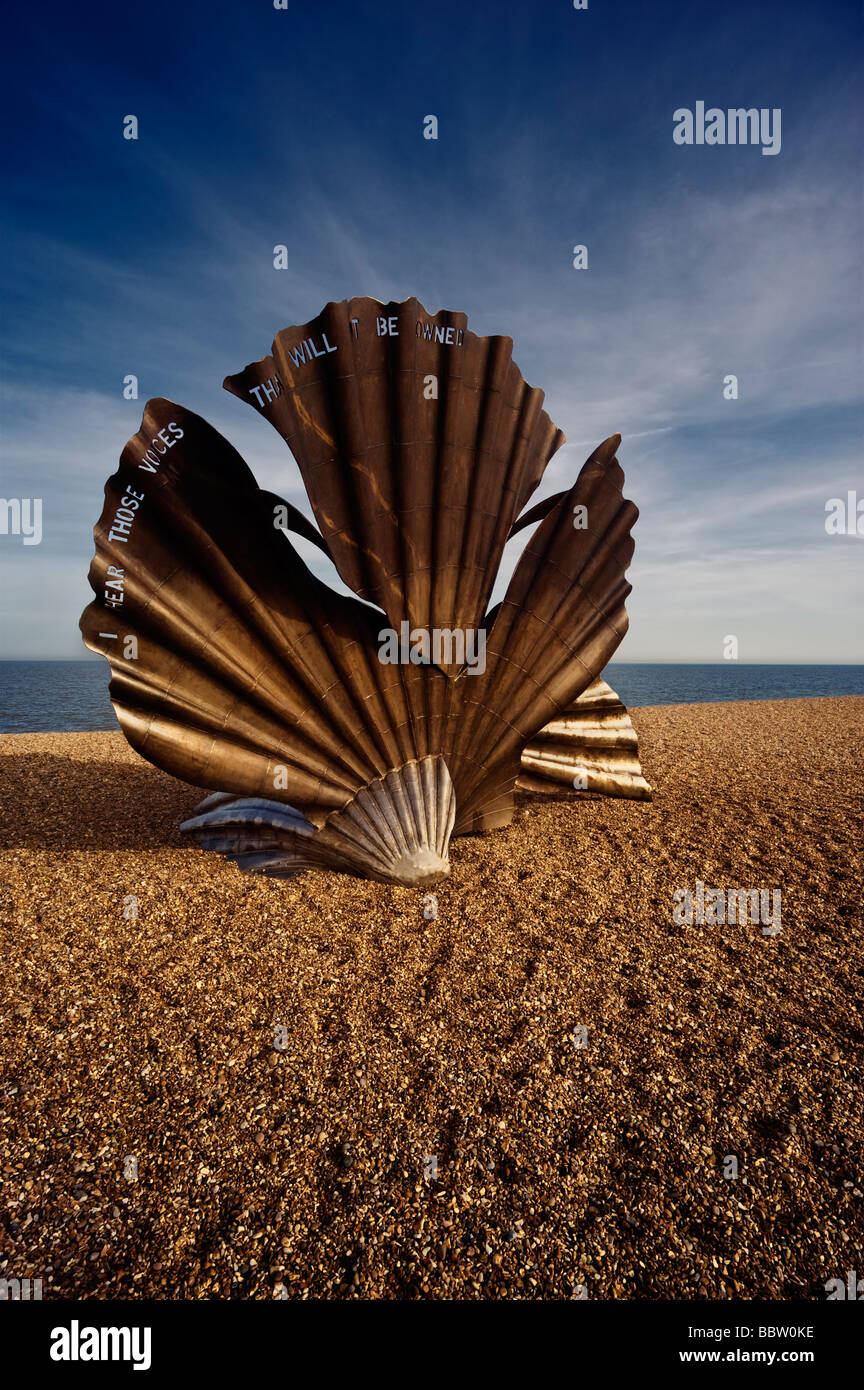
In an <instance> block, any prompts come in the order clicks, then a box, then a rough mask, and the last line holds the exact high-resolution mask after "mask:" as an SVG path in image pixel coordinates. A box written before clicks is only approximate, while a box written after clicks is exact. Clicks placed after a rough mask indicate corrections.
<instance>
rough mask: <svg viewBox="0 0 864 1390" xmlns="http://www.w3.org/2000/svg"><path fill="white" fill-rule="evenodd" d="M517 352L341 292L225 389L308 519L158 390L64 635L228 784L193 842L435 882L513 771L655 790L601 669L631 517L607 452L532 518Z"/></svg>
mask: <svg viewBox="0 0 864 1390" xmlns="http://www.w3.org/2000/svg"><path fill="white" fill-rule="evenodd" d="M512 346H513V345H512V341H511V339H510V338H505V337H488V338H481V337H478V336H476V335H475V334H473V333H471V332H470V331H469V329H468V327H467V319H466V316H465V315H464V314H459V313H451V312H447V311H442V312H440V313H438V314H435V315H430V314H427V313H426V311H425V309H424V308H423V306H422V305H421V304H420V303H419V301H418V300H416V299H409V300H406V301H404V303H401V304H387V305H382V304H380V303H379V302H378V301H377V300H372V299H352V300H350V301H342V302H341V303H334V304H328V305H327V307H326V308H325V309H324V310H323V312H322V313H321V314H320V316H319V317H318V318H317V319H314V320H312V321H311V322H310V323H306V324H303V325H301V326H299V327H296V328H288V329H285V330H284V331H283V332H281V333H279V334H278V335H277V337H276V340H275V342H274V343H273V348H272V354H271V356H269V357H265V358H263V359H262V360H261V361H260V362H256V363H253V364H252V365H250V366H248V367H246V369H245V370H244V371H243V372H240V373H238V374H237V375H235V376H231V377H228V378H227V380H226V382H225V386H226V388H227V389H228V390H229V391H231V392H232V393H233V394H234V395H236V396H239V397H240V399H241V400H243V401H246V402H247V403H248V404H250V405H252V406H253V408H254V409H255V410H257V411H258V412H259V414H261V415H264V416H265V417H266V418H267V419H268V420H269V421H270V422H271V424H273V425H274V426H275V428H276V429H277V430H278V431H279V433H280V434H281V435H282V437H283V438H284V440H285V441H286V443H287V444H288V446H289V448H290V449H291V452H292V453H293V455H294V457H295V459H296V460H297V463H298V465H299V468H300V472H301V475H302V478H303V483H304V485H305V488H306V493H307V495H308V499H309V503H310V505H311V509H312V513H313V515H314V518H315V522H316V523H317V526H315V525H313V524H312V522H311V521H310V520H309V519H308V518H307V517H305V516H304V515H303V514H302V513H301V512H300V511H299V510H298V509H297V508H295V507H294V506H292V505H291V504H290V503H288V502H286V501H284V500H283V499H282V498H280V497H278V496H276V495H275V494H274V493H270V492H266V491H264V490H263V489H261V488H259V486H258V485H257V483H256V482H255V479H254V477H253V475H252V473H251V472H250V470H249V468H248V467H247V465H246V464H245V463H244V461H243V459H242V458H241V457H240V455H239V454H238V453H237V452H236V451H235V450H234V449H233V448H232V447H231V445H230V444H229V443H228V442H227V440H225V439H224V438H223V437H222V436H221V435H220V434H218V433H217V431H216V430H214V429H213V428H211V426H210V425H208V424H207V423H206V422H205V421H204V420H202V419H201V418H200V417H199V416H197V415H194V414H192V412H191V411H189V410H186V409H184V408H183V407H182V406H179V405H175V404H173V403H172V402H171V401H167V400H162V399H157V400H152V401H150V402H148V404H147V406H146V408H145V411H144V418H143V423H142V427H141V429H140V430H139V432H138V434H136V435H135V436H134V438H133V439H131V440H130V441H129V443H128V444H127V445H126V448H125V449H124V450H123V453H122V455H121V459H120V467H119V469H118V471H117V472H116V473H115V474H114V475H113V477H111V478H110V479H109V480H108V483H107V484H106V488H105V506H104V510H103V512H102V516H101V518H100V520H99V522H98V524H97V526H96V528H95V538H96V555H95V558H94V560H93V563H92V565H91V568H90V576H89V577H90V584H91V587H92V588H93V591H94V593H95V595H96V597H95V599H94V600H93V602H92V603H91V604H90V605H89V606H88V607H87V608H86V609H85V611H84V614H83V615H82V619H81V630H82V633H83V636H84V641H85V643H86V645H87V646H88V647H90V648H91V649H92V650H93V651H96V652H99V653H100V654H101V655H103V656H105V657H106V658H107V660H108V661H109V662H110V665H111V683H110V694H111V699H112V702H113V705H114V709H115V711H116V713H117V717H118V719H119V721H120V725H121V727H122V729H123V731H124V733H125V735H126V737H127V738H128V740H129V742H130V743H131V744H132V746H133V747H134V748H135V749H136V750H137V751H138V752H139V753H140V754H141V755H142V756H143V757H145V758H147V759H149V760H150V761H151V762H152V763H154V764H155V765H156V766H157V767H160V768H163V769H164V770H165V771H167V772H169V773H172V774H173V775H174V776H176V777H179V778H183V779H184V780H185V781H187V782H191V783H193V784H195V785H197V786H201V787H206V788H208V789H211V788H218V790H217V791H216V792H215V794H214V795H211V796H209V797H208V798H207V799H206V800H205V801H203V802H202V803H201V805H200V806H199V807H198V808H197V810H196V812H195V814H194V815H193V817H192V819H190V820H188V821H186V822H185V823H184V825H183V827H182V829H183V830H184V831H186V832H187V833H188V834H189V835H190V836H192V837H193V838H194V839H195V841H196V842H197V843H198V844H200V845H201V846H202V847H204V848H205V849H212V850H217V851H219V852H221V853H222V854H225V855H227V856H229V857H230V858H231V859H233V860H235V861H236V862H237V864H238V865H239V866H240V867H241V868H243V869H246V870H249V871H252V872H257V873H265V874H271V875H277V876H281V875H284V874H288V873H293V872H295V871H296V870H298V869H301V868H303V867H306V866H309V865H317V866H325V867H330V868H334V869H341V870H344V871H348V872H353V873H358V874H363V875H365V876H367V877H369V878H374V879H378V880H381V881H384V882H395V883H401V884H426V883H432V882H434V881H435V880H436V879H438V878H440V877H441V876H443V875H445V874H446V873H447V872H448V869H449V859H448V852H449V850H448V847H449V842H450V838H451V836H452V835H462V834H468V833H472V832H478V831H487V830H493V829H495V828H497V827H500V826H504V825H507V824H508V823H509V822H510V820H511V818H512V816H513V811H514V790H515V788H516V785H517V780H518V784H519V786H521V787H524V788H527V789H530V790H533V791H540V790H547V791H560V789H561V787H562V784H569V785H570V786H573V785H574V778H575V779H576V785H577V787H579V788H581V789H582V790H583V791H584V792H587V793H589V794H590V793H597V792H600V793H605V794H609V795H615V796H630V797H636V798H641V799H647V798H649V797H650V795H651V790H650V787H649V786H648V783H647V782H646V781H645V779H644V777H643V776H642V771H641V768H640V766H639V758H638V748H637V743H636V734H635V731H634V729H633V726H632V723H631V722H630V719H629V717H628V715H627V712H626V710H625V709H624V707H623V705H621V703H620V701H619V700H618V698H617V696H616V695H615V694H614V692H613V691H611V690H610V688H609V687H608V686H607V685H606V684H605V683H604V682H603V681H602V680H600V679H599V677H600V673H601V672H602V670H603V669H604V667H605V666H606V664H607V662H608V661H609V659H610V657H611V656H612V654H613V653H614V651H615V649H616V647H617V646H618V644H619V642H620V641H621V638H622V637H623V636H624V633H625V631H626V628H627V615H626V613H625V610H624V601H625V599H626V597H627V595H628V594H629V592H630V585H629V584H628V583H627V582H626V579H625V572H626V570H627V567H628V565H629V563H630V560H631V558H632V554H633V541H632V539H631V536H630V528H631V526H632V525H633V523H634V521H635V520H636V517H637V515H638V513H637V510H636V508H635V506H634V505H633V503H632V502H629V501H626V500H625V499H624V497H623V493H622V487H623V482H624V475H623V473H622V471H621V468H620V466H619V464H618V461H617V459H616V457H615V450H616V448H617V447H618V444H619V443H620V437H619V436H618V435H613V436H612V437H611V438H610V439H607V440H606V441H605V442H604V443H603V444H601V445H600V446H599V448H598V449H596V450H595V452H594V453H593V454H592V455H591V457H590V458H589V459H588V461H587V462H586V463H585V465H584V467H583V468H582V470H581V472H580V473H579V476H578V478H577V479H576V481H575V483H574V484H573V486H572V487H571V488H570V490H569V491H567V492H560V493H557V494H556V495H554V496H552V497H550V498H547V499H546V500H545V501H543V502H541V503H539V504H537V505H536V506H534V507H532V508H531V509H530V510H529V511H525V510H524V509H525V506H526V503H527V502H528V500H529V498H530V497H531V495H532V493H533V492H534V491H535V489H536V488H537V485H538V483H539V482H540V480H541V478H542V476H543V473H544V470H545V468H546V465H547V463H548V462H549V459H550V458H551V457H552V455H553V454H554V453H555V452H556V450H557V449H558V448H559V447H560V446H561V444H562V443H563V442H564V436H563V434H562V433H561V431H560V430H559V429H557V428H556V426H555V425H553V424H552V422H551V420H550V419H549V417H548V415H547V414H546V413H545V411H544V410H543V409H542V405H543V393H542V391H539V390H537V389H535V388H532V387H530V386H528V385H527V384H526V382H525V381H524V380H523V378H522V375H521V373H520V372H519V369H518V368H517V367H516V365H515V363H514V362H513V359H512V356H511V353H512ZM582 509H584V511H583V510H582ZM577 510H578V512H579V514H580V515H581V516H583V517H585V518H587V523H586V524H584V525H583V526H581V527H577V526H576V525H574V517H575V516H576V515H577ZM529 526H533V527H534V528H535V529H534V531H533V534H532V535H531V537H530V539H529V540H528V542H527V544H526V546H525V549H524V551H523V553H522V555H521V557H520V559H519V561H518V563H517V565H516V568H515V570H514V573H513V576H512V578H511V580H510V583H509V586H508V588H507V591H506V593H505V596H504V598H503V600H502V601H501V603H500V604H497V605H496V606H495V607H494V608H493V609H492V610H491V611H489V609H488V605H489V601H490V596H491V593H492V588H493V585H494V583H495V579H496V576H497V573H498V569H499V566H500V563H501V557H502V554H503V550H504V546H505V544H506V542H507V540H508V539H509V538H510V537H511V536H512V535H514V534H515V533H517V532H518V531H520V530H522V529H523V528H527V527H529ZM289 532H291V533H293V534H295V535H299V536H301V537H303V538H304V539H305V540H306V541H311V542H312V543H314V544H315V545H317V546H318V547H319V548H320V549H321V550H322V551H323V552H324V554H325V555H327V556H328V557H330V559H331V560H332V562H333V564H334V565H335V567H336V569H337V571H338V573H339V575H340V577H341V579H342V580H343V581H344V583H345V585H346V586H347V587H348V588H349V589H351V590H352V591H353V593H354V594H356V595H357V597H356V598H349V597H347V596H343V595H341V594H337V593H336V592H334V591H333V590H332V589H330V588H329V587H328V586H327V585H326V584H324V583H322V581H321V580H319V579H317V578H316V577H315V576H314V575H313V574H312V572H311V571H310V570H309V568H308V567H307V565H306V564H305V562H304V560H303V559H302V558H301V556H300V555H299V553H298V551H297V550H296V549H295V547H294V545H293V544H292V542H291V540H290V538H289ZM388 642H389V643H390V648H389V650H390V652H391V655H390V656H389V657H387V658H386V659H385V657H384V655H383V652H384V650H385V647H384V646H382V643H388ZM472 644H473V645H472ZM394 653H395V655H394Z"/></svg>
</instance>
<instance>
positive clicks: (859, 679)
mask: <svg viewBox="0 0 864 1390" xmlns="http://www.w3.org/2000/svg"><path fill="white" fill-rule="evenodd" d="M603 676H604V679H605V680H607V681H608V682H609V684H610V685H611V686H612V687H613V689H614V690H616V691H617V692H618V695H619V696H620V697H621V699H622V700H623V701H624V703H625V705H627V706H628V707H630V708H638V707H639V706H640V705H692V704H713V703H716V702H717V701H723V700H796V699H810V698H811V697H813V696H818V695H864V666H744V665H741V664H739V663H738V662H735V661H729V662H722V663H718V664H716V665H693V666H687V665H678V664H674V665H673V664H666V665H663V664H660V663H653V662H627V661H613V662H610V664H609V665H608V666H607V668H606V670H605V671H604V672H603ZM118 727H119V726H118V723H117V719H116V716H115V714H114V711H113V709H112V708H111V701H110V700H109V698H108V665H107V662H104V661H0V733H7V734H20V733H85V732H87V731H88V730H91V729H116V728H118Z"/></svg>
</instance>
